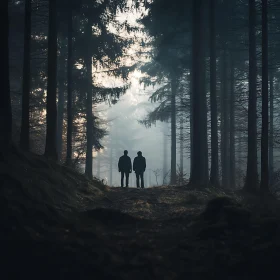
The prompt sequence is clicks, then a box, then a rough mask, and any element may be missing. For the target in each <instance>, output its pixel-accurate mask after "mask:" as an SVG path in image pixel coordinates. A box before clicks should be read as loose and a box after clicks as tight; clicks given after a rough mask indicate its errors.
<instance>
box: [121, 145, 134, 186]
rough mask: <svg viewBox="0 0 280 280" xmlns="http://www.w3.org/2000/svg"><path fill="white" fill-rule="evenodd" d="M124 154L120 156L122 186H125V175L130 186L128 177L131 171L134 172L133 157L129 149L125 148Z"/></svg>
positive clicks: (126, 182) (126, 184)
mask: <svg viewBox="0 0 280 280" xmlns="http://www.w3.org/2000/svg"><path fill="white" fill-rule="evenodd" d="M123 153H124V155H123V156H121V157H120V159H119V163H118V167H119V172H121V187H123V177H124V175H125V179H126V181H125V186H126V187H128V179H129V173H131V172H132V170H131V169H132V165H131V159H130V157H129V156H128V155H127V154H128V151H127V150H125V151H124V152H123Z"/></svg>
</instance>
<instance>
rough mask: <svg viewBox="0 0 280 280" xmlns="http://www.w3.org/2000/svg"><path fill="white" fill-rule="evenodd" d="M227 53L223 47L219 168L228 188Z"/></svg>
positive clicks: (223, 182)
mask: <svg viewBox="0 0 280 280" xmlns="http://www.w3.org/2000/svg"><path fill="white" fill-rule="evenodd" d="M227 59H228V57H227V51H226V47H225V46H224V50H223V56H222V68H221V69H222V90H221V165H222V166H221V167H222V186H223V187H224V188H228V187H229V166H230V165H229V110H228V107H229V100H228V96H229V94H228V86H227V85H228V64H227Z"/></svg>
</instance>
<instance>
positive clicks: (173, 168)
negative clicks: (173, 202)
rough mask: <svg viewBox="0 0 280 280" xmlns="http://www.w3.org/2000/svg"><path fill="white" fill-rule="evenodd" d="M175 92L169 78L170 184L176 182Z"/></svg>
mask: <svg viewBox="0 0 280 280" xmlns="http://www.w3.org/2000/svg"><path fill="white" fill-rule="evenodd" d="M176 92H177V83H176V80H175V77H172V78H171V177H170V184H171V185H175V184H176V153H177V149H176V142H177V141H176Z"/></svg>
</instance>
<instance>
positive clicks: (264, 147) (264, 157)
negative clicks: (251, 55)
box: [260, 0, 269, 194]
mask: <svg viewBox="0 0 280 280" xmlns="http://www.w3.org/2000/svg"><path fill="white" fill-rule="evenodd" d="M267 13H268V11H267V0H262V136H261V184H260V190H261V192H262V193H263V194H267V193H268V192H269V188H268V187H269V174H268V23H267Z"/></svg>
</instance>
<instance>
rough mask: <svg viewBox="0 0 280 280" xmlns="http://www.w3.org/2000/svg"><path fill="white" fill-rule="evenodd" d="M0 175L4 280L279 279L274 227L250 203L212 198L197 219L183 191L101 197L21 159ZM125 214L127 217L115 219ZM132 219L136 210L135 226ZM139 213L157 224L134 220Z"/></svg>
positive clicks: (77, 179) (42, 163) (102, 191)
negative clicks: (139, 210)
mask: <svg viewBox="0 0 280 280" xmlns="http://www.w3.org/2000/svg"><path fill="white" fill-rule="evenodd" d="M0 169H1V171H0V182H1V189H0V219H1V224H0V248H1V251H0V256H1V262H0V267H1V270H0V275H1V278H2V279H21V278H26V279H83V280H84V279H129V280H131V279H135V280H137V279H141V280H142V279H143V278H144V279H146V280H149V279H151V280H152V279H153V280H155V279H194V280H196V279H197V280H198V279H199V280H200V279H223V280H224V279H238V280H239V279H244V280H245V279H246V280H247V279H260V278H268V279H269V278H272V277H275V275H277V274H278V260H279V257H280V239H279V236H280V222H279V221H280V219H279V218H278V217H277V215H275V213H274V212H273V211H263V210H268V208H267V206H269V205H271V203H268V204H267V205H266V209H262V211H260V209H261V208H260V207H259V206H257V204H256V203H255V204H254V205H250V207H248V205H247V207H245V206H244V204H243V203H238V202H236V200H235V199H233V198H228V197H217V198H215V199H211V200H210V201H209V202H208V203H207V205H206V207H205V208H204V210H203V211H200V213H197V212H196V211H193V208H194V206H195V205H196V204H197V203H198V202H199V201H200V198H199V199H195V200H194V199H192V200H191V201H190V194H188V193H187V192H188V191H187V190H186V189H183V188H182V189H180V188H178V189H176V190H174V187H173V188H165V189H164V190H163V189H160V188H159V189H149V190H143V191H142V190H141V192H137V190H135V191H134V190H121V189H114V191H113V192H110V191H109V192H106V188H105V187H104V186H101V185H99V184H100V183H98V182H97V181H88V180H86V179H85V178H84V177H83V176H82V175H80V174H77V173H75V172H74V171H73V170H70V169H67V168H65V167H62V166H59V165H57V164H55V163H51V162H48V161H46V160H45V159H43V158H41V157H37V156H33V155H28V154H22V153H21V152H19V151H16V152H14V153H13V154H12V155H11V156H10V157H9V158H6V159H5V161H3V162H1V163H0ZM163 193H164V195H163ZM105 195H106V196H108V197H109V199H105ZM115 197H117V199H118V201H120V203H119V202H118V203H119V204H120V205H119V204H118V203H117V202H116V201H114V198H115ZM183 197H185V198H186V201H187V202H185V201H184V200H182V198H183ZM197 197H198V196H197ZM132 198H133V199H132ZM171 198H172V199H171ZM177 198H180V199H179V200H178V199H177ZM119 199H122V200H119ZM128 200H130V201H131V203H130V204H129V201H128ZM132 200H133V201H132ZM176 203H177V205H178V207H177V208H176V207H174V205H175V204H176ZM274 204H275V205H278V204H277V203H276V202H274ZM118 205H119V206H118ZM123 205H126V207H128V206H129V205H130V206H129V207H131V208H130V210H129V211H130V213H133V214H134V215H133V216H131V215H130V214H127V213H122V212H121V211H119V210H117V209H122V210H124V209H123V208H122V207H123ZM139 205H140V206H141V208H138V207H140V206H139ZM142 206H143V207H142ZM183 206H184V207H183ZM202 206H203V205H200V208H198V209H201V207H202ZM133 207H134V208H133ZM144 207H145V208H144ZM114 208H115V209H114ZM146 208H149V209H148V210H149V211H150V212H151V213H150V212H148V211H147V212H145V211H144V210H145V209H146ZM135 209H142V210H141V211H142V212H141V214H140V215H139V217H137V213H136V210H135ZM134 210H135V211H134ZM179 210H180V211H179ZM257 210H258V211H257ZM169 211H173V213H172V215H169V214H170V213H169ZM143 213H150V214H149V216H147V217H155V218H153V219H150V220H147V219H142V218H141V217H142V216H143ZM152 213H156V214H157V215H155V216H153V215H152ZM160 213H161V215H160ZM176 213H177V214H178V216H177V217H176ZM164 216H166V217H167V218H166V219H163V217H164ZM157 217H160V218H157Z"/></svg>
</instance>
